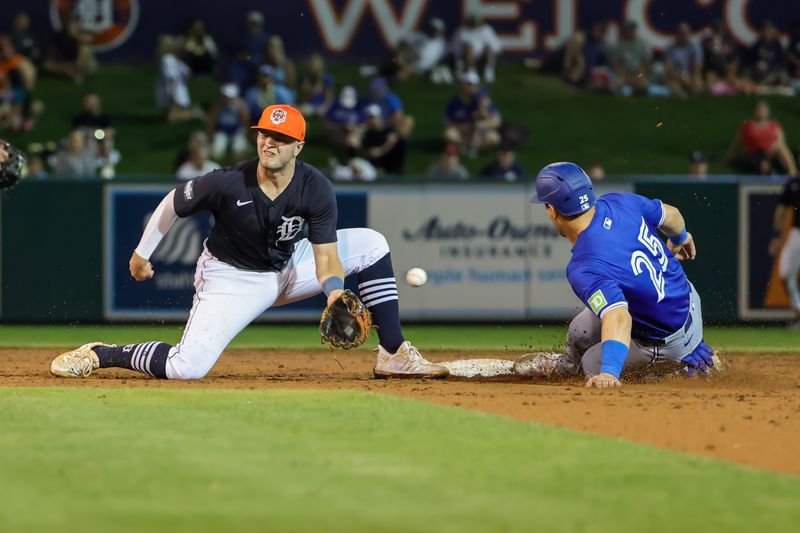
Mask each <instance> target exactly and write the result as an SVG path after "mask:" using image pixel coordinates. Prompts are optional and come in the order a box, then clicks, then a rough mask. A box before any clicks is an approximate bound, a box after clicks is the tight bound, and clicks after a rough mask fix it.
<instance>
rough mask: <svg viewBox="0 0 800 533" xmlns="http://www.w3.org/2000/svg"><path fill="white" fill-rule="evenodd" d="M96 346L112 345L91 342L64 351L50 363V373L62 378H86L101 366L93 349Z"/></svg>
mask: <svg viewBox="0 0 800 533" xmlns="http://www.w3.org/2000/svg"><path fill="white" fill-rule="evenodd" d="M95 346H112V345H111V344H103V343H102V342H90V343H89V344H84V345H83V346H81V347H80V348H77V349H75V350H72V351H71V352H65V353H62V354H61V355H59V356H58V357H56V358H55V359H53V362H52V363H50V373H51V374H53V375H54V376H58V377H61V378H85V377H86V376H88V375H89V374H91V373H92V371H93V370H95V369H97V368H100V358H99V357H97V354H96V353H94V350H92V348H94V347H95Z"/></svg>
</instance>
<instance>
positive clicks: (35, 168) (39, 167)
mask: <svg viewBox="0 0 800 533" xmlns="http://www.w3.org/2000/svg"><path fill="white" fill-rule="evenodd" d="M26 176H27V177H28V178H30V179H35V180H43V179H47V178H48V177H49V176H50V174H48V173H47V171H46V170H45V168H44V160H43V159H42V156H41V154H39V153H37V152H31V153H28V166H27V170H26Z"/></svg>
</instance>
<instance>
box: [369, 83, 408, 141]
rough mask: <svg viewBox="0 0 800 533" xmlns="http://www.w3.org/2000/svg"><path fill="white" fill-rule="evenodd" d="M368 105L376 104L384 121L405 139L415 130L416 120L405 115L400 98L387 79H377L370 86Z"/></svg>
mask: <svg viewBox="0 0 800 533" xmlns="http://www.w3.org/2000/svg"><path fill="white" fill-rule="evenodd" d="M369 96H370V97H369V100H368V101H367V105H369V104H376V105H377V106H378V107H380V109H381V117H382V118H383V121H384V122H385V123H386V124H387V125H389V126H390V127H392V128H393V129H394V130H395V131H396V132H397V133H399V134H400V136H401V137H403V138H405V137H408V136H409V135H410V134H411V130H412V129H414V118H413V117H410V116H408V115H406V114H405V112H404V111H403V102H402V101H401V100H400V97H399V96H397V95H396V94H395V93H393V92H391V91H390V90H389V84H388V82H387V81H386V78H382V77H380V76H378V77H375V78H373V79H372V81H371V82H370V84H369Z"/></svg>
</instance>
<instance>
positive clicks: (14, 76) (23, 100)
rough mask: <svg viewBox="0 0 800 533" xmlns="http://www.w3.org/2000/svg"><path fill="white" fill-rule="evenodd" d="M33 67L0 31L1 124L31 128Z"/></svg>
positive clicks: (34, 80)
mask: <svg viewBox="0 0 800 533" xmlns="http://www.w3.org/2000/svg"><path fill="white" fill-rule="evenodd" d="M35 83H36V67H35V66H34V65H33V62H32V61H30V60H29V59H28V58H27V57H25V56H24V55H22V54H19V53H17V52H16V51H15V50H14V46H13V45H12V44H11V39H9V38H8V37H7V36H5V35H0V128H6V127H10V128H11V129H13V130H14V131H30V130H31V129H33V123H34V116H33V96H32V94H31V93H32V91H33V88H34V85H35Z"/></svg>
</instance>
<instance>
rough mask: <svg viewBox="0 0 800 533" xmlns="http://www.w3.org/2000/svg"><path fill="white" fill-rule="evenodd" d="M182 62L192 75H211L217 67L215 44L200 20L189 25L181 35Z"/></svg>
mask: <svg viewBox="0 0 800 533" xmlns="http://www.w3.org/2000/svg"><path fill="white" fill-rule="evenodd" d="M182 48H183V50H182V52H183V53H182V54H181V55H182V57H183V60H184V61H185V62H186V64H187V65H189V68H190V69H191V70H192V73H193V74H213V73H214V72H215V70H216V66H217V58H218V56H219V52H218V51H217V43H215V42H214V38H213V37H211V35H209V34H208V33H207V32H206V25H205V23H204V22H203V21H202V20H200V19H194V20H192V21H191V22H190V23H189V26H188V27H187V28H186V32H185V33H184V35H183V46H182Z"/></svg>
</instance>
